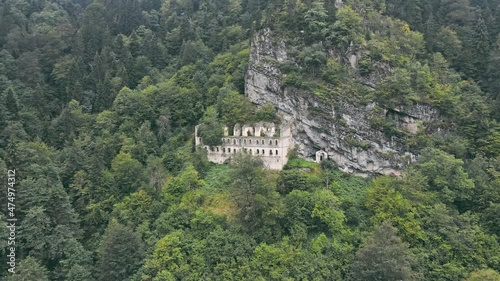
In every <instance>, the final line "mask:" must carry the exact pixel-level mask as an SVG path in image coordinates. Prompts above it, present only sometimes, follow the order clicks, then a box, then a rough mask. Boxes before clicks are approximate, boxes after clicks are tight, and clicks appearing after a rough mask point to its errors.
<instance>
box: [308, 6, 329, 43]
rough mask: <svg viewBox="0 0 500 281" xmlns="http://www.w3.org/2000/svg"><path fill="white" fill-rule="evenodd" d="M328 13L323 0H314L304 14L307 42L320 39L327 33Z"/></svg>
mask: <svg viewBox="0 0 500 281" xmlns="http://www.w3.org/2000/svg"><path fill="white" fill-rule="evenodd" d="M327 18H328V13H327V11H326V9H325V2H324V1H323V0H314V1H313V2H312V3H311V8H310V9H309V10H307V11H306V12H305V14H304V20H305V23H306V34H307V37H308V41H309V42H315V41H321V40H323V39H324V38H325V36H326V34H327V33H328V24H327V21H326V20H327Z"/></svg>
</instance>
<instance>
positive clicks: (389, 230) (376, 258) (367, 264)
mask: <svg viewBox="0 0 500 281" xmlns="http://www.w3.org/2000/svg"><path fill="white" fill-rule="evenodd" d="M412 264H413V259H412V258H411V256H410V252H409V249H408V244H406V243H404V242H403V241H401V238H399V237H398V236H397V235H396V229H395V228H394V227H392V226H391V225H390V224H389V223H387V222H384V223H382V224H381V225H379V226H377V227H375V229H374V230H373V233H372V234H371V235H370V236H369V237H368V238H367V239H366V241H365V243H364V245H363V246H362V247H361V248H360V249H359V250H358V251H357V252H356V258H355V260H354V262H353V263H352V265H351V270H350V273H349V278H350V280H353V281H365V280H366V281H373V280H380V281H382V280H383V281H400V280H405V281H412V280H420V276H419V274H418V273H416V272H415V271H414V270H413V269H412Z"/></svg>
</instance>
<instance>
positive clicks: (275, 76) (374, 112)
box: [245, 30, 439, 176]
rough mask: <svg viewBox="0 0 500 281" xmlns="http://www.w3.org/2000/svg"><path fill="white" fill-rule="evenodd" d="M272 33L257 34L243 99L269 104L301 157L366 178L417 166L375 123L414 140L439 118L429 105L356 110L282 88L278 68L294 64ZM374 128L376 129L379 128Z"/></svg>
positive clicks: (409, 153) (404, 148)
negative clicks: (321, 157) (324, 158)
mask: <svg viewBox="0 0 500 281" xmlns="http://www.w3.org/2000/svg"><path fill="white" fill-rule="evenodd" d="M276 39H277V38H273V37H272V32H271V31H270V30H263V31H261V32H258V33H256V34H255V36H254V39H253V42H252V46H251V50H250V62H249V66H248V71H247V73H246V79H245V93H246V95H247V97H248V98H249V99H250V100H251V101H252V102H253V103H255V104H258V105H263V104H264V103H266V102H270V103H272V104H273V105H274V106H275V107H276V108H277V110H278V113H279V114H280V115H281V116H282V118H284V119H285V120H287V121H289V122H290V123H291V125H292V135H293V140H294V144H295V147H296V148H297V152H298V154H299V156H301V157H304V158H306V159H310V160H313V159H314V158H315V153H316V152H317V151H318V150H323V151H325V152H326V153H328V158H329V159H332V160H334V161H335V162H336V163H337V164H338V165H339V167H340V168H341V169H343V170H344V171H346V172H350V173H356V174H359V175H363V176H367V175H370V174H396V175H399V174H400V171H401V169H402V168H403V167H404V166H405V165H407V164H409V163H411V162H412V161H415V160H416V154H417V153H418V152H415V151H409V148H408V147H407V145H405V144H404V142H403V141H402V138H401V137H397V136H394V135H393V136H389V135H388V134H387V132H384V128H383V127H381V126H380V124H378V123H377V121H379V123H380V121H382V123H384V124H386V123H390V124H394V126H393V127H394V129H395V130H401V131H402V132H404V133H405V134H410V135H411V134H417V133H418V131H419V130H421V129H422V128H423V127H425V126H426V125H427V123H428V122H432V121H433V120H436V119H437V118H439V113H438V111H437V110H436V109H435V108H432V107H430V106H427V105H414V106H404V107H399V108H382V107H380V106H378V105H377V104H376V103H374V102H372V103H369V104H367V105H366V104H365V105H363V104H360V103H359V104H358V103H353V102H352V101H347V99H342V97H339V100H336V101H334V102H333V103H330V102H323V101H321V100H320V99H319V98H317V97H316V96H315V95H314V94H313V93H310V92H308V91H305V90H300V89H296V88H293V87H284V85H283V78H284V77H285V75H284V74H282V73H281V71H280V68H279V65H280V64H282V63H284V62H289V63H293V62H292V61H291V59H289V58H288V55H287V46H286V45H285V43H284V42H283V41H276ZM377 124H378V125H377Z"/></svg>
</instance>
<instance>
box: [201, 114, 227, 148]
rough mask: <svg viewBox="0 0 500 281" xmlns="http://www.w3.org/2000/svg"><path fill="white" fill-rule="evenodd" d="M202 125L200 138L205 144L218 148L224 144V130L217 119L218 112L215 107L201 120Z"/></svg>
mask: <svg viewBox="0 0 500 281" xmlns="http://www.w3.org/2000/svg"><path fill="white" fill-rule="evenodd" d="M201 121H202V124H201V126H200V127H199V128H198V136H200V137H201V138H202V140H203V144H206V145H210V146H217V145H221V144H222V137H223V135H224V128H223V127H222V124H220V122H219V118H218V117H217V110H216V109H215V107H214V106H209V107H208V108H207V110H206V111H205V114H204V115H203V118H202V119H201Z"/></svg>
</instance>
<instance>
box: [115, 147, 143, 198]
mask: <svg viewBox="0 0 500 281" xmlns="http://www.w3.org/2000/svg"><path fill="white" fill-rule="evenodd" d="M111 171H112V172H113V177H114V179H115V182H116V188H117V190H118V192H119V193H120V194H121V195H127V194H129V193H131V192H133V191H135V190H137V189H139V187H141V185H142V184H143V179H144V177H143V175H144V167H143V166H142V164H141V162H139V161H137V160H136V159H134V158H132V156H131V155H130V154H129V153H126V152H120V153H119V154H118V155H116V157H115V158H114V159H113V161H112V162H111Z"/></svg>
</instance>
